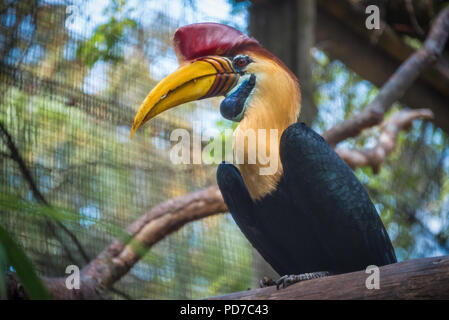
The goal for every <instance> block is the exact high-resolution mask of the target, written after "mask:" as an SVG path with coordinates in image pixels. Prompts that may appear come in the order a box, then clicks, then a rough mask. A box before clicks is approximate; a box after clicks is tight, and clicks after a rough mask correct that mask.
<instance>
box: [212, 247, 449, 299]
mask: <svg viewBox="0 0 449 320" xmlns="http://www.w3.org/2000/svg"><path fill="white" fill-rule="evenodd" d="M379 271H380V272H379V275H380V288H379V289H371V290H370V289H367V287H366V284H365V283H366V280H367V278H368V277H369V276H370V274H369V273H366V272H365V270H362V271H358V272H351V273H345V274H340V275H336V276H330V277H326V278H318V279H313V280H307V281H303V282H299V283H296V284H294V285H291V286H290V287H287V288H285V289H280V290H276V287H268V288H262V289H255V290H248V291H242V292H237V293H231V294H227V295H223V296H219V297H213V298H211V299H226V300H229V299H233V300H248V299H268V300H281V299H282V300H287V299H302V300H309V299H314V300H315V299H330V300H337V299H339V300H340V299H345V300H360V299H449V256H442V257H435V258H425V259H417V260H408V261H404V262H399V263H395V264H391V265H388V266H383V267H380V268H379Z"/></svg>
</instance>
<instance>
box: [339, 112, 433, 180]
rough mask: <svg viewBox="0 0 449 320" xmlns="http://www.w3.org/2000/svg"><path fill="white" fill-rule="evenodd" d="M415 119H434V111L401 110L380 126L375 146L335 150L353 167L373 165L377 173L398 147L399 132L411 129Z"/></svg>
mask: <svg viewBox="0 0 449 320" xmlns="http://www.w3.org/2000/svg"><path fill="white" fill-rule="evenodd" d="M415 119H424V120H430V119H433V113H432V111H430V110H429V109H417V110H404V111H400V112H398V113H396V114H394V115H392V116H391V117H390V118H388V119H387V120H385V121H384V122H383V124H382V125H381V126H380V131H381V132H380V136H379V139H378V142H377V145H376V146H375V147H374V148H372V149H366V150H354V149H347V148H337V149H336V150H335V151H336V152H337V153H338V155H339V156H340V157H341V158H342V159H343V160H344V161H345V162H346V163H347V164H348V165H349V166H350V167H351V168H352V169H355V168H358V167H371V168H372V169H373V172H374V173H377V172H378V171H379V168H380V165H381V164H382V163H383V162H384V161H385V160H386V158H387V157H388V156H389V155H390V153H392V152H393V151H394V150H395V149H396V145H397V140H398V134H399V132H400V131H401V130H407V129H409V128H410V127H411V124H412V122H413V120H415Z"/></svg>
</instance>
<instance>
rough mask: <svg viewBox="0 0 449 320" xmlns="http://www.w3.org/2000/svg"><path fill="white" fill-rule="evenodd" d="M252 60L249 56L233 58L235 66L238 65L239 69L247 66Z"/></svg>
mask: <svg viewBox="0 0 449 320" xmlns="http://www.w3.org/2000/svg"><path fill="white" fill-rule="evenodd" d="M250 62H251V59H250V57H248V56H237V57H235V58H234V60H233V64H234V67H236V68H237V69H242V68H244V67H246V66H247V65H248V64H249V63H250Z"/></svg>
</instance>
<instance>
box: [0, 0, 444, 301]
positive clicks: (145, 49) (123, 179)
mask: <svg viewBox="0 0 449 320" xmlns="http://www.w3.org/2000/svg"><path fill="white" fill-rule="evenodd" d="M248 6H249V4H248V2H246V1H227V0H220V1H205V0H204V1H200V0H174V1H152V0H151V1H142V0H134V1H126V2H125V1H118V0H102V1H83V0H81V1H76V2H71V1H62V0H51V1H39V0H22V1H8V0H1V1H0V31H1V32H0V55H1V57H2V58H1V59H2V60H1V64H0V125H1V127H0V129H1V130H0V135H1V140H0V141H1V142H0V172H1V174H0V226H1V227H2V228H3V229H5V230H6V231H7V232H8V234H9V235H10V236H11V237H12V238H14V239H15V240H16V241H17V242H18V243H19V244H20V246H21V247H22V248H23V249H24V252H25V253H26V255H27V256H28V257H29V259H30V260H31V261H32V263H33V264H34V266H35V267H36V270H37V272H38V274H40V275H46V276H62V275H64V271H65V268H66V266H67V265H70V264H76V265H79V266H83V265H85V264H86V263H87V262H88V261H89V259H90V258H92V257H94V256H95V255H97V254H98V253H99V252H100V251H101V250H102V249H103V248H105V247H106V245H107V244H108V243H109V242H110V241H111V240H112V239H113V238H114V237H120V236H122V235H123V231H122V230H123V229H124V228H125V227H126V226H127V225H129V224H130V223H131V222H132V221H134V220H135V219H136V218H138V217H139V216H141V215H142V214H143V213H145V212H146V211H148V209H150V208H151V207H152V206H154V205H156V204H158V203H160V202H161V201H163V200H166V199H169V198H172V197H175V196H179V195H183V194H185V193H187V192H189V191H193V190H197V189H199V188H201V187H204V186H207V185H210V184H214V183H215V168H216V166H215V165H189V166H187V165H185V166H183V165H173V164H171V162H170V161H169V158H168V157H169V150H170V146H171V145H172V144H173V142H171V141H170V132H171V131H172V130H173V129H175V128H185V129H187V130H189V131H190V132H192V130H200V131H208V132H210V131H212V132H215V134H220V132H222V131H223V130H224V129H226V128H231V127H232V123H230V122H228V121H226V120H223V119H221V118H220V116H219V112H218V105H219V101H220V99H218V98H217V99H210V100H205V101H201V102H196V103H190V104H188V105H187V106H184V107H182V108H177V109H176V110H175V111H169V112H167V113H164V114H162V115H161V116H158V117H157V118H156V119H155V120H154V121H152V124H151V125H149V126H146V127H145V130H142V131H141V132H140V133H139V134H137V135H136V137H135V138H134V139H133V140H132V141H131V140H129V131H130V125H131V123H132V119H133V117H134V115H135V112H136V110H137V108H138V106H139V105H140V102H141V101H142V100H143V98H144V97H145V96H146V94H147V93H148V92H149V90H150V89H151V88H152V87H153V86H154V85H155V84H156V83H157V81H158V80H160V79H161V78H162V77H163V76H165V75H167V74H168V73H170V72H171V71H173V70H174V69H175V68H176V67H177V62H176V57H175V55H174V52H173V49H172V47H171V37H172V34H173V32H174V31H175V30H176V28H177V27H179V26H182V25H184V24H187V23H193V22H200V21H215V22H221V23H226V24H228V25H231V26H234V27H236V28H238V29H240V30H241V31H243V32H247V28H248V12H247V9H248ZM312 60H313V65H312V77H313V84H314V89H315V91H314V103H315V105H316V107H317V111H318V112H317V114H316V117H315V119H314V121H313V128H314V129H315V130H317V131H318V132H323V131H324V130H325V129H328V128H330V127H331V126H333V125H335V124H336V123H338V122H340V121H342V120H343V119H345V118H346V117H348V116H349V115H351V114H353V113H356V112H358V111H359V110H360V109H362V108H363V107H364V106H366V104H367V103H369V102H370V101H371V100H372V99H373V97H374V96H375V95H376V93H377V88H376V87H374V86H373V85H372V84H370V83H369V82H368V81H366V80H364V79H362V78H360V77H359V76H357V75H356V74H355V73H353V72H351V71H350V70H348V69H347V68H346V67H345V66H344V65H343V64H342V63H341V62H339V61H337V60H332V59H330V58H329V57H328V56H327V55H326V54H325V53H324V52H323V51H321V50H319V49H317V48H314V49H313V50H312ZM404 107H406V106H402V105H400V104H398V105H396V106H395V107H394V108H393V110H392V111H391V112H394V111H397V110H398V109H401V108H404ZM214 130H215V131H214ZM377 135H378V131H377V129H376V128H374V129H371V130H367V131H365V132H363V133H362V135H360V136H359V137H357V138H355V139H350V140H348V141H345V142H344V144H345V145H348V146H356V147H370V146H372V145H373V144H374V142H375V141H376V137H377ZM448 150H449V139H448V137H447V135H446V134H445V133H444V132H443V131H442V130H440V129H439V128H437V127H435V126H434V125H433V124H431V123H425V122H419V121H417V122H415V123H414V126H413V128H412V129H411V131H409V132H408V133H406V134H404V133H403V134H401V135H400V143H399V147H398V148H397V150H396V151H395V152H394V154H393V155H392V156H390V158H389V159H388V161H387V162H386V163H385V164H384V165H383V166H382V168H381V170H380V172H379V173H378V174H374V173H373V172H372V170H371V169H370V168H361V169H357V171H356V174H357V176H358V177H359V178H360V180H361V181H362V182H363V184H364V185H365V186H366V188H367V189H368V191H369V193H370V195H371V197H372V199H373V201H374V203H375V204H376V207H377V209H378V211H379V213H380V215H381V217H382V220H383V221H384V223H385V225H386V227H387V230H388V232H389V234H390V237H391V238H392V241H393V244H394V247H395V250H396V252H397V255H398V258H399V259H400V260H404V259H409V258H416V257H425V256H434V255H442V254H447V253H448V251H449V241H448V238H449V228H448V226H449V221H448V211H449V182H448V174H449V152H448ZM2 252H4V250H2V246H1V245H0V260H2V261H3V262H4V261H6V263H2V264H0V271H1V270H2V268H3V269H9V270H11V271H13V272H18V271H19V270H17V268H15V267H14V263H13V261H12V260H13V259H11V258H10V257H9V259H7V257H8V255H7V254H4V253H2ZM2 257H3V259H2ZM254 259H255V258H254V253H253V252H252V249H251V246H250V245H249V243H248V242H247V241H246V239H245V238H244V236H243V235H242V234H241V233H240V231H239V230H238V228H237V227H236V225H235V223H234V221H233V220H232V217H230V215H219V216H214V217H210V218H207V219H204V220H201V221H197V222H194V223H191V224H188V225H186V226H185V227H184V228H182V229H181V230H179V231H178V232H176V233H175V234H173V235H171V236H169V237H167V238H166V239H164V240H163V241H161V242H160V243H158V244H157V245H156V246H155V247H153V248H152V249H151V250H150V251H149V252H148V253H147V254H146V255H145V257H144V258H143V259H142V260H141V261H140V262H139V263H138V264H137V265H136V266H135V267H134V268H133V269H132V271H131V272H130V273H129V274H128V275H127V276H125V277H124V278H123V279H122V280H121V281H120V282H118V283H117V284H116V285H115V291H114V297H116V298H149V299H164V298H165V299H167V298H169V299H172V298H178V299H182V298H202V297H207V296H211V295H218V294H225V293H229V292H234V291H239V290H245V289H247V288H249V287H253V286H254V283H256V280H257V277H258V275H259V274H258V272H257V271H258V270H257V266H258V264H256V263H255V262H254ZM19 261H22V260H20V259H19ZM2 265H3V267H2ZM0 287H2V282H1V281H0ZM0 289H1V288H0ZM0 293H1V290H0Z"/></svg>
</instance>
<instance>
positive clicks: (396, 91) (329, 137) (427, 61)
mask: <svg viewBox="0 0 449 320" xmlns="http://www.w3.org/2000/svg"><path fill="white" fill-rule="evenodd" d="M448 35H449V7H448V8H445V9H444V10H442V11H441V13H440V14H439V15H438V17H437V19H436V21H435V23H434V24H433V26H432V29H431V30H430V33H429V35H428V37H427V39H426V41H425V42H424V45H423V47H422V48H421V49H419V50H417V51H416V52H415V53H413V54H412V55H411V56H410V57H409V58H408V59H407V60H406V61H405V62H404V63H403V64H402V65H401V66H400V67H399V69H398V70H396V72H395V73H394V74H393V75H392V76H391V78H390V79H389V80H388V81H387V83H385V85H384V86H382V88H381V89H380V91H379V94H378V95H377V96H376V98H375V99H374V100H373V101H372V102H371V103H370V104H369V105H368V106H367V107H366V108H365V109H363V110H362V111H361V112H360V113H358V114H356V115H354V116H351V117H350V118H348V119H347V120H345V121H343V122H342V123H340V124H338V125H336V126H334V127H333V128H331V129H329V130H327V131H326V132H324V134H323V137H324V138H325V139H326V141H327V142H328V143H329V144H330V145H331V146H335V145H336V144H337V143H338V142H340V141H343V140H345V139H347V138H350V137H355V136H357V135H359V134H360V132H361V131H362V130H363V129H365V128H368V127H371V126H374V125H377V124H379V123H380V122H381V121H382V119H383V116H384V114H385V113H386V112H387V111H388V110H389V109H390V107H391V105H392V104H393V103H394V102H395V101H397V100H399V98H400V97H402V96H403V95H404V92H405V91H406V90H407V89H408V88H409V87H410V85H411V84H412V83H413V81H415V79H416V78H417V77H418V76H419V74H420V73H421V72H422V71H423V70H424V69H425V68H426V67H428V66H429V65H431V64H432V63H434V62H435V61H436V60H437V58H438V57H439V56H440V55H441V53H442V51H443V49H444V46H445V43H446V40H447V38H448Z"/></svg>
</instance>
